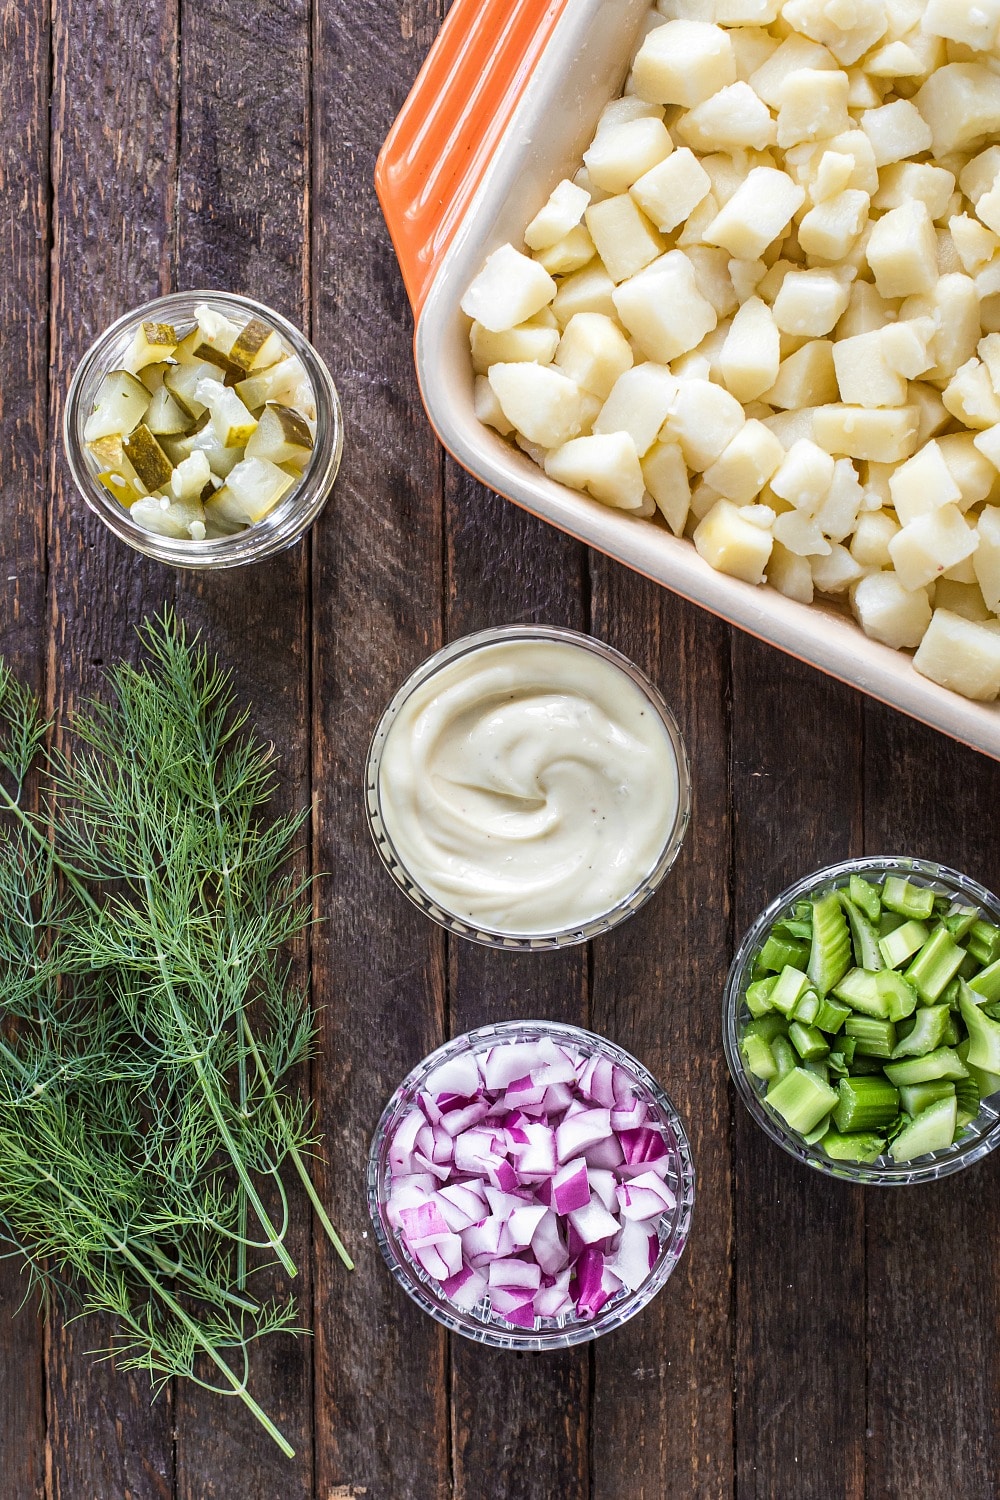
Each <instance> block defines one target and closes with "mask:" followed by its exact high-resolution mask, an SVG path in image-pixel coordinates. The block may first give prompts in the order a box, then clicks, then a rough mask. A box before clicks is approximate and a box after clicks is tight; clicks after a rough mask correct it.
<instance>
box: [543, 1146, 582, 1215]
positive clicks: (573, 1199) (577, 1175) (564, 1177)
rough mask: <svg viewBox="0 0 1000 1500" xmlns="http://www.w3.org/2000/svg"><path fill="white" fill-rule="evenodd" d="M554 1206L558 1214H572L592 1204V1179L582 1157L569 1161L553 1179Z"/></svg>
mask: <svg viewBox="0 0 1000 1500" xmlns="http://www.w3.org/2000/svg"><path fill="white" fill-rule="evenodd" d="M552 1198H553V1206H554V1207H555V1211H556V1213H557V1214H568V1213H572V1211H573V1210H574V1209H575V1208H585V1207H586V1205H587V1204H588V1203H589V1202H590V1178H589V1176H588V1173H587V1163H586V1162H585V1161H584V1160H583V1158H582V1157H577V1158H576V1159H575V1160H573V1161H568V1162H567V1163H566V1165H565V1166H564V1167H560V1168H559V1171H558V1172H557V1173H556V1175H555V1177H553V1179H552Z"/></svg>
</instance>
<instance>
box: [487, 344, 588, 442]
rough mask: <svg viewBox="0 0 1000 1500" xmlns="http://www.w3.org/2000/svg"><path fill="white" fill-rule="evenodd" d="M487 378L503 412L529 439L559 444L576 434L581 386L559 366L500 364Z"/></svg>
mask: <svg viewBox="0 0 1000 1500" xmlns="http://www.w3.org/2000/svg"><path fill="white" fill-rule="evenodd" d="M487 378H488V379H489V382H490V385H491V386H492V387H493V391H494V394H495V395H496V398H497V400H498V401H499V403H500V408H501V410H502V411H503V414H504V416H505V417H506V418H507V420H508V421H509V422H511V423H512V424H513V425H514V427H516V428H517V430H518V432H521V433H523V434H524V436H525V437H526V438H527V439H528V441H529V442H532V443H538V444H539V446H540V447H542V448H558V447H560V446H561V445H562V444H563V443H567V442H569V440H570V438H574V437H578V436H579V434H580V430H581V427H582V423H583V413H582V404H581V396H580V388H579V386H577V384H576V382H575V381H572V380H570V379H569V378H568V377H567V376H566V375H564V374H562V372H561V371H560V370H556V369H553V368H552V366H551V365H535V364H499V365H493V367H492V368H491V370H490V372H489V376H488V377H487Z"/></svg>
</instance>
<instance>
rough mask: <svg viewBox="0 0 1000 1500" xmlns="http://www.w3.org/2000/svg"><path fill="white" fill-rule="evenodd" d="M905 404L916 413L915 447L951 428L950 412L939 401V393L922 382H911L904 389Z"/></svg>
mask: <svg viewBox="0 0 1000 1500" xmlns="http://www.w3.org/2000/svg"><path fill="white" fill-rule="evenodd" d="M906 404H907V406H912V407H914V408H915V410H916V413H917V447H918V448H920V447H922V446H923V444H924V443H927V442H929V441H930V439H931V438H936V437H937V435H938V433H939V432H943V431H944V429H945V428H946V427H950V426H951V412H950V411H948V410H947V408H946V407H945V404H944V402H943V401H942V400H941V396H940V393H939V392H938V391H936V390H935V389H934V387H933V386H932V385H925V384H924V382H923V381H922V380H911V381H910V382H909V384H908V385H907V387H906Z"/></svg>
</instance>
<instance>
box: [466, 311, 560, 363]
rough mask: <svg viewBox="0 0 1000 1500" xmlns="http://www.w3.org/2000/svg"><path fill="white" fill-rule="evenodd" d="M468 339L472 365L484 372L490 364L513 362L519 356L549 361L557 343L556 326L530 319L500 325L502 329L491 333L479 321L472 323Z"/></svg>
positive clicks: (520, 357) (519, 357) (536, 360)
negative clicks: (524, 321) (503, 327)
mask: <svg viewBox="0 0 1000 1500" xmlns="http://www.w3.org/2000/svg"><path fill="white" fill-rule="evenodd" d="M469 339H470V342H471V345H472V368H473V369H474V370H475V372H476V374H477V375H485V374H486V372H487V370H488V369H489V367H490V365H496V364H516V363H517V362H519V361H521V360H534V361H535V362H536V363H537V364H540V365H549V364H551V363H552V360H553V358H554V357H555V352H556V349H557V348H558V347H559V329H558V328H549V327H547V326H546V325H545V324H543V323H535V322H530V323H521V324H520V325H519V327H517V328H507V329H504V331H503V333H492V332H491V331H490V330H489V329H488V328H484V327H483V325H482V323H473V325H472V331H471V333H470V335H469Z"/></svg>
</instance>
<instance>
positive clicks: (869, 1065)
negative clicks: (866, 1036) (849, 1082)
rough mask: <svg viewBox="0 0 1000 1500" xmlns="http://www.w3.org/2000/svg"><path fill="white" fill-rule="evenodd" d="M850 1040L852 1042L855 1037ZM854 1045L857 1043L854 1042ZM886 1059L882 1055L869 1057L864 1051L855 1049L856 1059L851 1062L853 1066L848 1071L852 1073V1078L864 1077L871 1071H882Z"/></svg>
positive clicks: (873, 1072)
mask: <svg viewBox="0 0 1000 1500" xmlns="http://www.w3.org/2000/svg"><path fill="white" fill-rule="evenodd" d="M850 1040H851V1041H852V1042H854V1038H853V1037H851V1039H850ZM854 1045H855V1047H856V1046H857V1043H854ZM884 1061H885V1059H884V1058H881V1057H868V1056H867V1054H866V1053H864V1052H858V1051H855V1053H854V1061H853V1062H852V1063H851V1066H850V1068H849V1070H848V1071H849V1072H850V1075H851V1077H852V1078H859V1077H862V1076H864V1075H867V1074H869V1073H871V1074H875V1073H881V1071H882V1064H883V1062H884Z"/></svg>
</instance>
